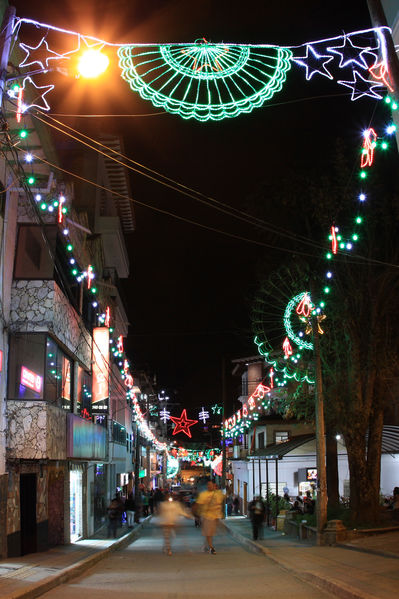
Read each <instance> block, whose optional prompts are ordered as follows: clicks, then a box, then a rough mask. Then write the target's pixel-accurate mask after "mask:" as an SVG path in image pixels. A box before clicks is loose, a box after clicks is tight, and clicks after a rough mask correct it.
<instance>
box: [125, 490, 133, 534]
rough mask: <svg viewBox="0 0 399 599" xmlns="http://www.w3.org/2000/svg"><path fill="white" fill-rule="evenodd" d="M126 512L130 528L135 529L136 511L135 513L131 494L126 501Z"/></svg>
mask: <svg viewBox="0 0 399 599" xmlns="http://www.w3.org/2000/svg"><path fill="white" fill-rule="evenodd" d="M125 511H126V520H127V525H128V528H133V525H134V511H135V504H134V499H133V493H129V496H128V498H127V499H126V501H125Z"/></svg>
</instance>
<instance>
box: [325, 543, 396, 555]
mask: <svg viewBox="0 0 399 599" xmlns="http://www.w3.org/2000/svg"><path fill="white" fill-rule="evenodd" d="M336 546H337V547H340V548H341V549H348V550H349V551H359V552H360V553H369V554H370V553H371V554H372V555H379V556H380V557H389V558H391V559H399V555H398V554H397V553H392V551H380V550H379V549H364V548H363V547H358V546H357V545H351V544H350V543H337V544H336Z"/></svg>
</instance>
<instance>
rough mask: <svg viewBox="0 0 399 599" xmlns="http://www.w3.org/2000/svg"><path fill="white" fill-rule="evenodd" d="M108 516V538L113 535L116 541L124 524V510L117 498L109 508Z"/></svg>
mask: <svg viewBox="0 0 399 599" xmlns="http://www.w3.org/2000/svg"><path fill="white" fill-rule="evenodd" d="M107 514H108V538H110V536H111V534H112V536H113V538H114V539H116V536H117V531H118V528H119V527H120V526H121V524H122V508H121V503H120V501H119V500H118V498H117V497H116V496H115V497H114V498H113V500H112V501H111V503H110V504H109V506H108V508H107Z"/></svg>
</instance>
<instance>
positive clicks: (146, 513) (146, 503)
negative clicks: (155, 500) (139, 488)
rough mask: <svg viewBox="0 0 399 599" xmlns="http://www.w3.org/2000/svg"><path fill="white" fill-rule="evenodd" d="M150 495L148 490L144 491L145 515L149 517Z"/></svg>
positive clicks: (143, 504)
mask: <svg viewBox="0 0 399 599" xmlns="http://www.w3.org/2000/svg"><path fill="white" fill-rule="evenodd" d="M149 503H150V501H149V497H148V492H147V491H144V493H143V495H142V506H143V517H144V518H147V516H148V506H149Z"/></svg>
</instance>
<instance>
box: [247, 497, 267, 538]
mask: <svg viewBox="0 0 399 599" xmlns="http://www.w3.org/2000/svg"><path fill="white" fill-rule="evenodd" d="M248 515H249V518H250V520H251V524H252V537H253V539H254V541H257V540H258V538H259V536H261V537H262V528H263V522H264V521H265V516H266V506H265V504H264V502H263V500H262V497H260V496H256V497H254V498H253V499H252V501H250V502H249V504H248ZM259 533H260V534H259Z"/></svg>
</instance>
